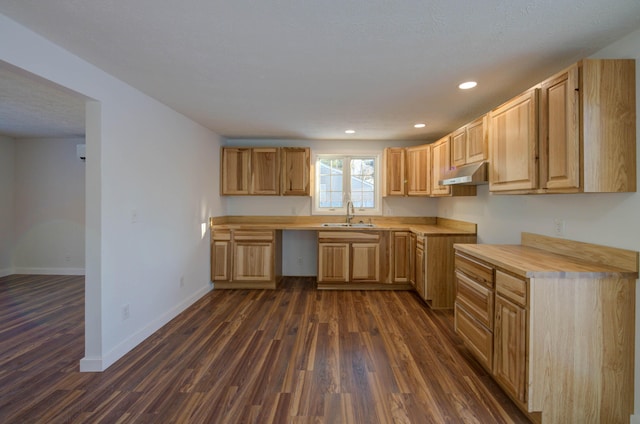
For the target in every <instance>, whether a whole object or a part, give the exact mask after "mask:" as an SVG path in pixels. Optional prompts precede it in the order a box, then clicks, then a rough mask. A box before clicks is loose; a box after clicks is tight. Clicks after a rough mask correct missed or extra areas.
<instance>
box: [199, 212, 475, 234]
mask: <svg viewBox="0 0 640 424" xmlns="http://www.w3.org/2000/svg"><path fill="white" fill-rule="evenodd" d="M344 221H345V217H344V216H222V217H214V218H211V219H210V225H211V228H212V229H213V230H221V229H235V230H311V231H411V232H413V233H415V234H417V235H429V236H438V235H443V236H445V235H446V236H450V235H469V234H476V229H477V226H476V224H473V223H469V222H464V221H456V220H452V219H446V218H436V217H369V216H358V215H356V216H355V217H354V218H353V220H352V222H353V223H356V224H357V223H360V222H362V223H365V224H368V223H371V224H373V227H360V226H353V227H325V226H323V225H322V224H324V223H341V222H344Z"/></svg>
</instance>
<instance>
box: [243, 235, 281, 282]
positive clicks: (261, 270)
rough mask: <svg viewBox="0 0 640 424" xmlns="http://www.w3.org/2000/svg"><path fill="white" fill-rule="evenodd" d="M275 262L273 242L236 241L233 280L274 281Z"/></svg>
mask: <svg viewBox="0 0 640 424" xmlns="http://www.w3.org/2000/svg"><path fill="white" fill-rule="evenodd" d="M273 262H274V259H273V242H251V241H242V242H239V241H235V242H234V248H233V280H234V281H272V280H273V279H274V278H275V277H274V273H273Z"/></svg>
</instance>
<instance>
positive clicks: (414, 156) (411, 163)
mask: <svg viewBox="0 0 640 424" xmlns="http://www.w3.org/2000/svg"><path fill="white" fill-rule="evenodd" d="M430 169H431V147H430V146H429V145H428V144H425V145H422V146H415V147H408V148H407V194H408V195H409V196H428V195H429V194H430V193H431V172H430Z"/></svg>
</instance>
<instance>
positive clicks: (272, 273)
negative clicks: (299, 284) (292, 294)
mask: <svg viewBox="0 0 640 424" xmlns="http://www.w3.org/2000/svg"><path fill="white" fill-rule="evenodd" d="M281 264H282V232H281V231H275V230H259V231H255V230H216V231H213V232H212V234H211V281H212V282H213V283H214V286H215V288H216V289H225V288H272V289H273V288H276V285H277V283H278V281H279V280H280V278H281V276H282V265H281Z"/></svg>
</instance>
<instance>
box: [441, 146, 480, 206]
mask: <svg viewBox="0 0 640 424" xmlns="http://www.w3.org/2000/svg"><path fill="white" fill-rule="evenodd" d="M450 170H451V136H450V135H447V136H446V137H443V138H441V139H440V140H438V141H436V142H435V143H433V144H431V196H434V197H442V196H475V195H476V186H468V185H441V184H440V180H442V179H444V177H445V176H446V175H447V173H448V172H449V171H450Z"/></svg>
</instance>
